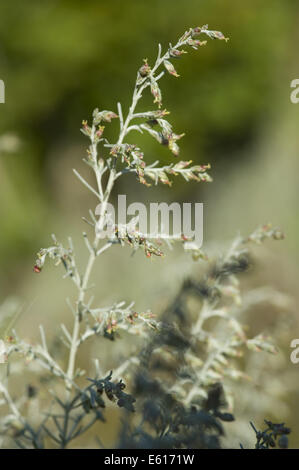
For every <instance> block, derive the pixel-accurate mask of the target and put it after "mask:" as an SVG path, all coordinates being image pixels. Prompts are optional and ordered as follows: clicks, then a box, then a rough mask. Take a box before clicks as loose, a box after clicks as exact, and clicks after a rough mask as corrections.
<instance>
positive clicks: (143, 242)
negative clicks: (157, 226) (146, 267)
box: [115, 225, 163, 258]
mask: <svg viewBox="0 0 299 470" xmlns="http://www.w3.org/2000/svg"><path fill="white" fill-rule="evenodd" d="M115 236H116V238H117V239H118V241H119V242H120V243H121V244H123V243H124V242H126V243H127V244H128V245H130V246H131V247H132V248H134V250H137V249H138V248H140V247H142V248H143V249H144V253H145V256H146V257H147V258H151V256H152V255H155V256H163V252H162V251H161V250H160V249H159V248H158V247H157V246H155V245H154V244H153V243H151V242H150V241H149V240H147V239H146V238H145V236H144V235H143V234H142V233H140V232H138V231H137V230H136V229H134V228H132V227H131V226H129V225H123V226H120V225H116V226H115Z"/></svg>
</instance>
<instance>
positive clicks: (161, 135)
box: [140, 118, 185, 157]
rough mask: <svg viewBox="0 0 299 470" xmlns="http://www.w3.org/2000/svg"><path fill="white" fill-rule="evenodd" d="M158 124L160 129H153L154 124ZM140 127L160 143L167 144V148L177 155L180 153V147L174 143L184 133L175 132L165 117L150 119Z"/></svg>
mask: <svg viewBox="0 0 299 470" xmlns="http://www.w3.org/2000/svg"><path fill="white" fill-rule="evenodd" d="M157 124H159V125H160V127H161V131H156V130H155V129H153V127H154V126H155V125H157ZM140 127H141V128H142V129H144V130H146V131H147V132H148V133H149V134H150V135H151V136H152V137H154V139H156V140H157V142H159V144H161V145H166V146H168V148H169V150H170V151H171V152H172V153H173V154H174V155H175V156H176V157H177V156H178V155H179V153H180V148H179V146H178V144H177V143H176V142H177V141H178V140H180V139H181V138H182V137H184V135H185V134H176V133H174V132H173V131H172V127H171V125H170V124H169V122H167V121H166V120H165V119H160V118H159V119H152V120H149V121H147V122H146V123H145V124H141V126H140Z"/></svg>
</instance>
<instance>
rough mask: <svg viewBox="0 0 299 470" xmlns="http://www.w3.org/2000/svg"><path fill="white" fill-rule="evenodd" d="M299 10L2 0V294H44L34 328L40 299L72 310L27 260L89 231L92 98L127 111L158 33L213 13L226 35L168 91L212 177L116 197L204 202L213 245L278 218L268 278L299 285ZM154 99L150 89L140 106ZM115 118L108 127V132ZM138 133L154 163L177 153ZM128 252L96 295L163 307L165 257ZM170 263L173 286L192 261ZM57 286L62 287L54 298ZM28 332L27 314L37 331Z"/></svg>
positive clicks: (179, 65) (179, 124) (132, 188)
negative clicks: (83, 178)
mask: <svg viewBox="0 0 299 470" xmlns="http://www.w3.org/2000/svg"><path fill="white" fill-rule="evenodd" d="M298 7H299V5H298V2H296V1H294V0H251V1H250V2H237V1H235V0H225V1H224V0H209V1H205V2H204V1H198V0H176V1H175V2H174V1H171V0H164V1H161V0H160V1H159V0H151V2H146V1H141V0H128V1H122V0H114V1H113V2H105V1H100V0H94V1H93V0H90V1H85V2H82V1H77V0H72V1H67V0H59V1H58V0H44V1H43V2H40V1H37V0H27V1H26V2H24V1H21V0H15V1H14V2H1V4H0V64H1V68H0V78H1V79H2V80H4V82H5V85H6V103H5V104H1V105H0V116H1V119H0V136H2V137H1V138H0V198H1V204H0V220H1V231H0V258H1V270H0V295H1V298H2V299H5V297H6V296H8V295H11V294H13V293H18V294H19V293H20V294H21V295H23V297H24V298H25V300H26V301H28V302H30V301H31V300H32V299H38V300H36V301H35V307H34V308H33V309H32V312H33V313H32V316H31V320H32V325H34V324H35V323H34V322H35V320H36V319H38V318H39V316H40V310H41V309H42V311H43V313H47V314H49V315H50V313H51V311H52V310H53V308H54V306H55V307H57V313H55V315H56V316H57V318H58V317H60V315H62V314H63V313H61V314H60V312H62V310H63V309H64V307H61V305H63V299H64V297H65V292H66V290H67V289H68V288H66V287H65V288H61V287H59V289H61V291H60V290H59V289H58V288H57V285H56V284H57V278H56V276H57V274H56V272H55V273H52V271H51V269H49V271H48V274H44V276H45V278H43V279H41V278H38V279H37V278H36V277H35V276H34V274H33V273H32V269H31V266H32V263H33V260H34V253H35V252H36V251H37V250H38V249H39V248H40V247H41V246H47V245H48V244H49V240H50V236H49V234H50V233H51V232H53V231H55V233H56V234H57V236H58V238H60V239H64V238H65V237H66V236H67V235H68V234H70V233H74V232H76V233H78V240H79V239H80V232H82V230H84V229H85V227H84V225H83V224H81V222H80V217H81V216H82V215H86V213H87V210H88V208H89V207H91V208H93V207H94V201H93V200H92V199H90V196H89V195H88V194H85V190H84V188H82V187H81V186H80V183H78V182H77V181H76V180H75V177H74V175H73V174H72V172H71V168H73V167H77V168H78V169H80V171H82V172H83V173H84V172H85V171H86V170H85V169H84V168H83V165H82V164H81V158H82V157H83V156H84V154H85V148H86V145H87V142H86V140H85V138H84V137H83V136H82V135H81V134H80V132H79V127H80V125H81V121H82V119H88V118H89V117H90V115H91V112H92V110H93V109H94V108H95V107H96V106H97V107H99V108H100V109H111V110H113V111H116V103H117V101H121V102H122V104H123V108H124V109H126V107H127V106H128V105H129V102H130V101H129V100H130V97H131V90H132V87H133V84H134V81H135V74H136V70H137V69H138V68H139V66H140V65H141V63H142V59H143V58H146V57H147V58H148V59H149V63H152V62H153V60H154V59H155V56H156V53H157V45H158V43H159V42H160V43H161V44H162V45H163V46H164V48H165V47H167V45H168V42H169V41H173V42H174V41H175V40H176V39H177V38H178V37H179V35H180V34H181V33H182V32H183V31H184V30H185V29H187V28H188V27H190V26H197V25H202V24H205V23H208V24H209V26H210V28H211V29H216V30H220V31H222V32H223V33H224V34H225V35H226V36H229V37H230V41H229V42H228V43H227V44H225V43H224V42H221V41H214V42H213V43H211V41H210V42H209V43H208V45H207V46H206V47H204V48H200V50H199V51H192V52H190V54H188V55H186V56H183V58H182V59H181V60H178V61H177V62H176V64H175V65H176V69H177V71H178V73H179V74H180V75H181V77H182V78H181V79H175V78H173V77H170V76H167V77H165V78H163V80H162V82H161V87H162V92H163V98H164V99H163V101H164V106H165V107H167V109H168V110H170V111H171V114H170V121H171V122H172V123H173V125H174V128H175V130H176V131H177V132H179V133H181V132H184V131H185V132H186V136H185V137H184V139H182V141H181V142H180V146H181V157H182V159H183V160H189V159H192V160H193V161H194V162H195V163H211V165H212V171H211V174H212V175H213V177H214V182H213V183H212V184H210V185H203V184H200V185H196V184H192V183H191V184H185V183H184V181H183V180H182V181H180V180H179V179H177V180H176V181H175V182H174V185H173V188H172V189H171V190H169V188H167V187H162V188H155V189H148V188H145V187H143V186H141V185H139V183H138V182H137V181H135V179H134V178H132V179H131V180H126V179H124V180H123V181H121V180H120V181H119V183H118V187H117V188H116V193H117V192H119V193H121V194H124V193H125V194H127V193H128V199H129V200H137V199H138V200H149V199H152V200H155V201H157V200H161V199H162V198H163V199H164V200H181V201H185V202H187V201H193V200H195V201H203V202H204V203H205V243H206V242H207V243H210V242H214V241H215V242H216V241H217V242H219V241H221V240H223V239H224V240H226V239H227V238H229V237H232V236H234V235H235V234H236V233H237V231H238V230H240V231H242V232H243V233H246V232H248V231H251V230H253V229H254V228H255V226H257V225H259V224H261V223H264V222H268V221H269V220H270V221H272V222H273V223H274V224H278V225H281V226H282V227H283V229H284V230H285V232H286V234H287V238H286V241H285V242H284V243H282V244H279V247H277V245H275V247H274V246H272V245H271V247H270V248H269V251H271V250H272V249H275V250H276V251H277V253H276V254H275V256H274V259H272V258H271V259H272V261H271V263H272V264H271V265H270V266H271V268H269V270H268V272H267V274H268V275H269V276H270V282H271V281H273V282H274V285H276V286H278V287H279V289H282V288H283V289H286V290H287V291H288V292H290V293H294V294H296V289H297V287H296V275H297V274H296V273H297V266H296V262H297V261H298V237H299V224H298V218H297V217H296V214H297V205H298V202H297V201H298V176H297V175H298V170H299V168H298V167H299V165H298V150H299V142H298V126H297V123H298V114H299V105H298V106H297V107H296V106H295V105H293V104H291V102H290V99H289V95H290V81H291V80H292V79H293V78H298V77H299V65H298V57H297V56H298V53H297V45H298V40H299V35H298V31H299V28H298V26H299V8H298ZM151 102H152V99H151V97H150V96H147V97H145V99H144V101H143V104H144V109H145V107H146V106H147V105H148V104H149V103H151ZM140 110H141V108H140ZM115 126H117V123H113V124H112V125H111V127H110V128H109V129H108V126H107V132H108V133H109V135H111V136H112V135H113V134H114V133H115V132H116V131H117V127H115ZM130 139H131V140H130V141H131V142H134V143H140V144H141V145H142V147H143V149H144V150H145V154H146V161H147V162H153V161H155V160H157V159H159V160H160V161H162V162H163V163H167V162H171V161H173V158H172V156H171V155H170V154H169V153H168V151H167V149H165V148H162V147H159V145H158V144H157V143H156V142H155V141H153V139H150V138H147V137H146V136H141V137H140V136H139V135H137V136H135V135H134V136H133V135H132V137H131V138H130ZM141 142H143V143H141ZM84 174H85V173H84ZM86 174H87V173H86ZM128 181H129V182H128ZM80 243H81V242H80ZM105 256H106V255H105ZM128 256H129V255H128V253H126V254H120V250H118V249H116V251H115V254H114V255H112V259H111V258H109V257H106V258H104V260H106V261H103V262H104V263H105V266H106V267H108V268H109V269H108V268H107V269H106V272H105V279H101V283H102V284H101V288H100V291H99V295H100V294H101V293H103V292H105V293H107V289H108V290H109V291H110V294H109V295H110V296H111V298H112V299H116V298H119V296H120V295H122V294H123V295H125V296H127V297H128V298H136V300H137V302H138V301H139V302H140V303H141V305H142V308H145V307H150V308H152V305H148V303H149V302H152V304H153V305H158V304H159V302H160V303H161V302H162V305H163V301H164V300H163V295H164V294H165V285H167V284H168V283H169V266H168V267H167V259H166V260H165V261H164V262H163V268H161V264H159V263H161V262H160V261H158V262H157V261H156V262H155V263H148V261H147V260H144V259H143V258H142V259H141V256H139V257H138V258H137V261H136V260H135V259H134V260H133V261H131V259H128ZM269 256H270V255H269ZM116 263H117V268H115V266H116ZM128 263H132V264H128ZM169 263H170V265H171V266H172V267H175V266H177V264H176V263H178V258H177V257H176V256H175V255H173V254H171V255H170V261H169ZM128 266H130V269H129V271H130V272H129V273H128ZM174 271H175V270H174ZM174 271H172V272H173V273H174V274H173V285H174V286H175V285H176V282H175V279H176V276H177V277H178V278H179V279H180V278H181V277H182V276H183V274H182V273H184V270H182V273H180V274H176V273H175V272H174ZM116 272H117V275H116ZM31 273H32V274H31ZM136 273H139V275H137V276H136ZM259 276H260V277H259V279H261V282H267V283H268V282H269V279H267V280H266V279H263V276H262V275H261V274H259ZM136 277H138V280H136ZM265 277H266V274H265ZM294 279H295V280H294ZM163 283H164V284H163ZM136 284H137V287H138V286H139V287H140V292H139V291H138V289H137V294H136ZM144 284H146V286H147V289H144ZM55 286H56V287H55ZM163 286H164V287H163ZM56 289H57V291H56ZM168 289H170V290H171V289H173V290H174V289H175V287H170V286H168ZM53 290H54V291H55V292H57V295H56V296H55V299H52V300H51V302H49V297H50V296H52V295H53ZM111 291H112V292H111ZM138 292H139V293H138ZM167 292H168V291H167ZM168 293H169V292H168ZM41 298H42V299H41ZM161 299H162V300H161ZM159 305H160V304H159ZM44 318H45V320H44V321H45V323H46V326H47V322H49V325H50V324H51V321H50V320H47V315H45V316H44ZM38 321H40V320H39V319H38ZM24 328H25V330H26V326H24ZM29 329H30V325H28V324H27V330H26V331H27V332H28V334H29V331H30V330H29ZM298 331H299V327H298ZM297 336H298V335H297ZM293 367H295V366H293Z"/></svg>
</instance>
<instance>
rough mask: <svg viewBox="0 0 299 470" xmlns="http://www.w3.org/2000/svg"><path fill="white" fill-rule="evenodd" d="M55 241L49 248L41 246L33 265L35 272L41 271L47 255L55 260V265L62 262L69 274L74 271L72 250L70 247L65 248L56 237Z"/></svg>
mask: <svg viewBox="0 0 299 470" xmlns="http://www.w3.org/2000/svg"><path fill="white" fill-rule="evenodd" d="M54 242H55V244H54V245H53V246H50V247H49V248H41V249H40V250H39V252H38V253H37V258H36V261H35V265H34V267H33V271H34V272H35V273H40V272H41V270H42V268H43V266H44V264H45V261H46V258H47V257H49V258H51V259H53V260H54V264H55V266H58V265H59V264H60V263H62V264H63V266H64V267H65V269H66V271H67V272H68V273H69V274H71V273H72V264H73V259H72V250H71V249H70V248H68V249H66V248H64V247H63V246H62V245H61V244H60V243H58V242H57V240H56V239H54Z"/></svg>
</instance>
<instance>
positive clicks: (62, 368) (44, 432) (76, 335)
mask: <svg viewBox="0 0 299 470" xmlns="http://www.w3.org/2000/svg"><path fill="white" fill-rule="evenodd" d="M200 35H205V36H207V37H208V38H211V39H219V40H225V41H227V38H225V36H224V35H223V34H222V33H221V32H218V31H213V30H209V29H208V26H207V25H205V26H203V27H196V28H193V29H192V28H191V29H189V30H188V31H186V32H185V33H184V34H183V36H182V37H181V38H180V39H179V40H178V42H177V43H176V44H175V45H174V46H173V45H172V44H170V45H169V48H168V50H167V51H166V53H164V54H163V53H162V48H161V46H159V49H158V56H157V59H156V62H155V64H154V65H153V66H152V67H151V66H150V65H149V64H148V61H147V60H145V61H144V63H143V65H142V66H141V67H140V68H139V70H138V72H137V78H136V84H135V88H134V91H133V97H132V102H131V106H130V108H129V110H128V112H127V115H126V116H124V115H123V110H122V106H121V104H120V103H118V106H117V108H118V109H117V112H118V114H116V113H115V112H113V111H107V110H104V111H99V110H98V109H95V110H94V112H93V116H92V122H91V124H88V122H87V121H83V127H82V129H81V130H82V132H83V134H84V135H85V136H87V137H88V139H89V140H90V145H89V147H88V150H87V157H86V158H85V159H84V162H85V163H86V164H87V165H88V166H89V167H90V168H91V169H92V171H93V172H94V175H95V180H96V189H95V188H94V187H93V186H92V184H91V183H89V182H88V181H86V179H84V178H83V176H82V175H81V174H80V173H78V172H77V171H76V170H74V172H75V175H76V176H77V177H78V178H79V180H80V181H81V182H82V183H83V184H84V185H85V186H86V187H87V188H88V190H90V191H91V192H92V193H93V194H94V195H95V196H96V198H97V202H98V203H100V204H101V206H100V208H101V209H100V213H99V214H97V216H95V215H94V213H93V211H90V219H84V220H85V221H86V222H87V223H88V225H89V226H91V227H92V232H93V239H92V240H91V239H90V237H89V236H88V235H87V233H83V237H84V241H85V244H86V248H87V252H88V257H87V260H86V265H85V267H84V269H83V270H82V269H81V268H80V267H79V266H78V264H77V261H76V256H75V249H74V246H73V242H72V239H71V238H69V243H68V245H67V246H64V245H63V244H62V243H60V242H59V241H58V240H57V239H56V237H55V236H53V244H52V246H50V247H48V248H42V249H41V250H40V251H39V253H38V256H37V260H36V263H35V266H34V271H35V272H36V273H40V272H41V271H42V269H43V266H44V264H45V261H46V259H47V258H50V259H52V260H53V261H54V263H55V264H60V265H62V267H63V269H64V271H65V275H64V277H65V278H68V279H70V280H71V282H73V284H74V286H75V288H76V290H77V297H76V298H75V299H74V300H73V301H70V300H68V304H69V307H70V312H71V314H72V315H73V330H72V332H70V331H69V330H68V329H67V327H66V326H65V325H64V324H62V325H61V332H62V337H61V341H62V342H63V345H64V346H65V347H66V348H67V351H68V354H67V361H66V365H64V364H62V363H61V362H60V361H59V360H58V359H57V358H55V354H53V353H52V352H51V348H49V346H48V342H47V338H46V332H45V331H44V328H43V327H42V326H40V336H41V343H40V344H30V343H28V342H26V341H24V340H22V339H21V338H19V336H18V334H17V333H16V332H15V331H14V330H13V334H11V335H10V336H8V337H7V338H6V355H7V357H8V361H9V363H10V360H11V359H10V357H11V355H12V354H13V353H18V354H19V355H21V356H22V357H23V358H25V361H26V363H27V364H28V365H29V366H30V367H31V368H32V371H34V372H37V373H41V369H43V370H45V371H46V373H47V380H49V381H50V382H51V389H50V390H49V391H50V393H51V395H52V396H53V402H52V404H51V406H50V408H49V409H46V410H44V413H43V415H42V418H41V413H40V412H39V411H38V410H39V407H36V408H35V412H34V411H33V412H32V413H27V415H26V408H27V411H28V409H29V407H28V406H27V405H28V401H30V400H32V399H35V398H36V390H35V389H33V388H32V387H31V388H28V390H27V396H26V397H24V396H21V397H18V398H14V397H13V396H12V393H11V391H10V387H9V384H8V379H9V377H10V376H9V374H7V377H3V378H2V380H1V382H0V391H1V393H2V396H3V401H2V404H3V405H4V406H7V407H8V410H9V411H8V412H7V414H6V415H5V416H4V417H3V418H2V419H1V434H2V435H3V436H4V435H5V434H7V432H8V435H10V437H12V438H13V439H14V441H15V443H16V444H17V445H18V446H19V447H22V448H23V447H25V448H26V447H35V448H44V447H48V446H58V447H61V448H65V447H67V446H69V445H70V443H71V442H72V441H73V440H74V439H75V438H77V437H80V436H82V435H83V434H84V433H85V432H86V431H87V430H88V429H90V428H91V427H92V426H93V425H94V424H95V423H96V422H97V421H101V420H103V419H104V416H103V413H102V409H103V408H104V407H105V406H106V403H107V400H106V399H105V397H106V398H107V399H108V400H110V401H116V402H117V405H118V406H119V407H121V408H124V409H125V410H126V412H127V413H132V412H133V411H135V408H136V411H137V413H134V415H135V416H136V417H135V418H134V420H133V422H131V423H130V419H129V417H128V418H127V419H126V423H125V425H124V427H123V429H122V432H121V435H120V441H119V446H122V447H126V446H132V445H133V446H137V447H142V446H144V447H156V446H158V447H161V446H167V447H190V446H197V447H208V448H210V447H218V446H219V445H220V441H219V438H220V436H221V435H222V434H223V428H222V425H221V423H220V421H221V420H222V421H231V420H233V416H232V414H231V412H226V411H223V408H224V407H225V406H226V405H227V404H229V405H230V392H229V387H228V384H227V380H226V379H238V378H241V377H242V375H243V374H242V371H241V370H240V368H238V364H237V358H238V357H239V355H240V353H241V350H242V349H243V348H244V346H245V347H246V346H247V347H248V348H251V349H255V350H265V351H267V352H270V353H274V352H275V348H274V347H273V345H272V344H271V343H270V342H269V341H268V340H267V338H264V337H263V336H261V335H259V336H257V337H254V338H247V336H246V334H245V331H244V329H243V327H242V325H241V323H240V321H239V319H238V316H239V314H240V313H241V312H242V308H243V307H242V302H241V293H240V289H239V285H238V281H237V278H236V275H237V274H238V273H241V272H243V271H245V270H246V269H247V268H248V266H249V264H250V261H249V255H248V249H247V244H248V243H249V242H257V243H260V242H261V241H263V240H264V239H265V238H274V239H280V238H282V234H281V232H280V231H279V230H277V229H272V228H271V227H270V226H265V227H262V228H261V229H259V230H257V231H256V232H254V233H253V234H252V235H251V236H250V237H249V238H247V239H243V238H241V237H238V238H237V239H236V240H235V241H234V243H233V245H232V247H231V248H230V250H229V251H228V253H227V254H226V255H225V256H224V257H223V258H220V259H218V260H217V261H216V262H213V261H211V262H209V263H208V268H207V272H206V274H205V275H204V277H203V278H202V280H200V281H197V280H193V279H192V280H191V279H190V280H188V281H186V282H185V283H184V285H183V286H182V289H181V291H180V292H179V293H178V296H177V298H176V299H175V301H174V303H173V305H171V306H170V308H169V309H168V310H167V312H165V314H164V315H162V318H156V317H154V315H153V314H152V313H151V312H150V311H147V312H136V311H135V309H134V304H133V303H131V304H129V305H126V304H125V303H124V302H119V303H117V304H115V305H112V306H108V307H102V306H96V305H94V299H93V297H92V296H91V295H90V289H91V287H92V286H91V285H90V278H91V275H92V270H93V267H94V264H95V263H96V261H97V260H98V259H100V256H101V255H102V254H103V253H104V252H105V251H107V250H109V249H110V248H111V247H112V246H113V245H114V244H119V243H121V244H122V243H123V242H128V243H129V244H130V245H131V246H132V247H133V248H134V249H137V248H142V249H143V250H144V252H145V255H146V256H147V257H148V258H151V257H152V256H158V257H161V256H162V255H163V252H162V249H161V247H160V245H157V244H155V243H153V241H152V240H151V239H148V238H147V237H146V236H145V235H144V234H143V233H141V232H139V231H138V230H137V228H135V230H133V232H132V229H131V228H130V230H129V229H128V227H125V228H124V227H118V226H117V225H115V227H114V231H115V235H116V236H115V237H112V238H111V239H108V240H106V241H105V242H104V241H103V239H102V237H101V234H102V232H103V230H104V229H105V227H106V226H107V223H108V215H107V207H108V202H109V199H110V196H111V193H112V190H113V188H114V184H115V181H116V180H117V179H118V178H120V177H123V176H124V175H125V174H126V173H128V172H130V173H134V174H135V175H136V177H137V179H138V180H139V181H140V183H142V184H144V185H146V186H150V183H151V181H153V182H154V183H155V184H157V183H162V184H166V185H171V180H170V177H174V176H176V175H181V176H183V177H184V178H185V180H186V181H191V180H195V181H205V182H209V181H211V177H210V175H209V174H208V172H207V171H208V169H209V166H208V165H195V166H192V165H191V161H180V162H178V163H170V164H169V165H166V166H159V163H158V162H156V163H155V164H154V165H147V164H146V159H145V158H144V153H143V152H142V150H141V149H140V148H139V147H137V146H136V145H133V144H129V143H127V142H126V137H127V135H128V134H129V133H131V132H133V131H137V132H140V133H148V134H150V135H151V136H153V137H154V138H155V139H156V140H157V141H158V142H159V143H160V144H162V145H165V146H167V147H168V148H169V150H170V151H171V152H172V154H173V155H174V156H175V157H178V155H179V150H180V149H179V146H178V143H177V142H178V141H179V140H180V139H181V138H182V137H183V135H184V134H177V133H175V132H174V131H173V127H172V125H171V124H170V123H169V122H168V120H166V116H167V115H168V111H167V110H165V109H162V93H161V89H160V86H159V82H160V79H161V78H162V77H163V76H164V74H165V73H169V74H170V75H172V76H174V77H177V76H178V74H177V72H176V69H175V67H174V65H173V62H174V61H175V60H176V59H178V58H180V57H181V56H182V55H183V54H184V53H186V51H185V50H184V49H182V48H183V47H185V48H188V47H191V48H193V49H198V48H200V47H202V46H204V45H205V44H206V41H202V40H200V39H198V36H200ZM160 67H164V69H165V70H160ZM147 88H148V89H149V90H150V92H151V93H152V95H153V98H154V103H156V104H157V108H156V109H154V110H150V111H139V112H137V110H136V107H137V105H138V104H139V101H140V99H141V98H142V96H143V93H144V92H145V90H146V89H147ZM112 119H119V125H120V128H119V134H118V137H117V139H116V140H115V142H110V141H108V140H107V138H105V136H104V130H105V128H104V124H106V123H110V122H111V121H112ZM99 145H101V146H102V149H101V151H99ZM105 152H106V155H105V156H104V154H105ZM181 242H182V244H183V248H184V249H185V250H186V251H187V252H191V253H192V255H193V258H194V259H195V260H198V259H206V258H207V257H206V255H205V254H204V253H202V252H201V250H200V249H199V247H198V246H197V245H196V244H195V242H194V241H192V240H189V239H186V238H185V237H184V236H182V238H181ZM189 296H191V297H192V296H193V297H196V298H197V300H198V301H199V306H198V311H197V315H196V318H192V316H188V312H187V303H186V302H187V298H188V297H189ZM211 322H212V327H211ZM209 324H210V326H207V325H209ZM121 330H125V331H127V332H128V333H129V334H139V336H140V335H141V336H142V337H143V340H144V347H143V349H142V351H141V352H140V355H138V356H133V357H128V358H127V359H126V360H125V361H124V362H123V363H121V364H120V365H119V367H118V368H117V369H116V370H114V371H113V372H108V371H107V373H106V374H103V373H102V370H103V367H105V365H103V364H101V363H100V359H99V358H100V356H101V354H100V353H99V355H98V356H99V358H97V359H96V361H95V366H96V377H95V378H93V379H88V380H89V381H90V382H91V383H90V384H89V385H88V386H85V387H83V388H82V386H80V385H79V384H81V383H82V378H83V377H84V376H85V375H86V372H85V370H81V369H78V368H77V367H76V363H77V356H78V353H79V352H80V347H81V345H82V344H83V343H85V341H87V340H88V339H89V338H90V337H92V336H95V335H96V336H98V337H106V338H109V339H115V336H116V332H117V331H121ZM157 361H158V363H159V362H160V363H161V364H162V366H161V367H160V366H159V367H158V366H153V364H157ZM163 363H164V365H163ZM171 363H174V366H173V368H171ZM155 367H157V368H158V369H159V368H160V369H162V370H163V367H164V369H165V368H166V373H167V374H168V376H166V377H165V380H164V382H163V380H162V378H161V377H155V370H154V369H155ZM153 368H154V369H153ZM8 371H9V364H8ZM130 374H131V377H133V379H134V380H133V383H134V387H133V392H134V391H135V395H136V398H138V400H137V402H136V398H135V396H132V395H131V394H128V393H126V392H125V391H124V389H125V387H126V385H125V383H124V382H123V380H122V378H123V377H124V375H126V376H127V377H129V375H130ZM167 374H166V375H167ZM103 377H104V378H103ZM54 379H55V381H54ZM56 379H57V380H56ZM220 383H221V384H222V385H220ZM52 385H53V387H52ZM133 395H134V393H133ZM30 409H31V408H30ZM138 419H139V421H140V422H139V423H137V424H136V420H138Z"/></svg>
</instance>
